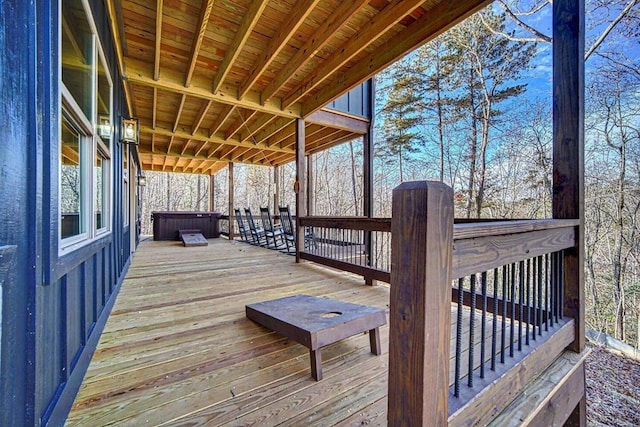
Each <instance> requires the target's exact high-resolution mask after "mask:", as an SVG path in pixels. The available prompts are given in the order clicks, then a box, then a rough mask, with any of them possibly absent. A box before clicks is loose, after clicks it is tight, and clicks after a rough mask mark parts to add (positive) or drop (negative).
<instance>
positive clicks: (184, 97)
mask: <svg viewBox="0 0 640 427" xmlns="http://www.w3.org/2000/svg"><path fill="white" fill-rule="evenodd" d="M186 100H187V95H185V94H184V93H183V94H182V98H181V99H180V106H179V107H178V112H177V113H176V120H175V122H173V132H174V133H175V131H176V130H178V124H179V123H180V116H181V115H182V109H183V108H184V102H185V101H186Z"/></svg>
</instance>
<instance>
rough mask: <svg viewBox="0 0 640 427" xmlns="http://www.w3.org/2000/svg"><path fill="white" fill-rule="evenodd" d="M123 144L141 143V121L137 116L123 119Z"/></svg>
mask: <svg viewBox="0 0 640 427" xmlns="http://www.w3.org/2000/svg"><path fill="white" fill-rule="evenodd" d="M120 142H122V143H123V144H134V145H138V144H140V121H139V120H138V119H137V118H131V119H125V118H123V119H122V139H121V140H120Z"/></svg>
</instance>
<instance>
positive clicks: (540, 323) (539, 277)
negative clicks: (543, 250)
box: [537, 255, 544, 335]
mask: <svg viewBox="0 0 640 427" xmlns="http://www.w3.org/2000/svg"><path fill="white" fill-rule="evenodd" d="M543 270H544V268H543V266H542V255H539V256H538V308H537V311H538V335H542V272H543Z"/></svg>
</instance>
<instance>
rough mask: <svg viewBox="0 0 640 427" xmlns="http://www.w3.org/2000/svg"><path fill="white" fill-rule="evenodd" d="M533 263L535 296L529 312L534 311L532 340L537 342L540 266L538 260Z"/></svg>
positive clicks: (535, 259) (532, 261)
mask: <svg viewBox="0 0 640 427" xmlns="http://www.w3.org/2000/svg"><path fill="white" fill-rule="evenodd" d="M531 263H532V264H533V274H532V275H531V280H532V281H533V295H532V298H531V300H532V303H533V305H532V306H531V307H529V310H533V330H532V331H531V338H533V340H534V341H535V340H536V327H537V325H538V305H537V301H538V298H537V297H538V280H537V279H538V270H539V266H538V258H537V257H536V258H533V259H532V260H531Z"/></svg>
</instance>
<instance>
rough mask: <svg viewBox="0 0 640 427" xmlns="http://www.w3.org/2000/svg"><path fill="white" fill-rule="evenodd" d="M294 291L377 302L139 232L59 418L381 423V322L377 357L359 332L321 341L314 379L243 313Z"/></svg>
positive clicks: (342, 284) (71, 421)
mask: <svg viewBox="0 0 640 427" xmlns="http://www.w3.org/2000/svg"><path fill="white" fill-rule="evenodd" d="M296 294H308V295H315V296H321V297H328V298H333V299H337V300H342V301H347V302H353V303H359V304H367V305H372V306H376V307H382V308H387V310H388V304H389V288H388V287H386V286H375V287H369V286H365V285H364V284H363V280H362V278H358V277H355V276H351V275H349V274H347V273H341V272H336V271H334V270H329V269H326V268H324V267H321V266H317V265H314V264H311V263H303V264H295V262H294V258H293V257H292V256H289V255H284V254H281V253H278V252H276V251H271V250H266V249H262V248H257V247H253V246H250V245H248V244H245V243H241V242H230V241H227V240H224V239H211V240H209V246H201V247H191V248H185V247H183V246H182V244H181V243H180V242H153V241H146V242H143V243H142V244H141V245H140V247H139V249H138V251H137V252H136V255H135V258H134V260H133V263H132V265H131V267H130V269H129V272H128V274H127V278H126V280H125V281H124V283H123V285H122V288H121V291H120V294H119V296H118V300H117V301H116V304H115V306H114V308H113V312H112V314H111V317H110V318H109V320H108V322H107V324H106V327H105V331H104V333H103V335H102V337H101V338H100V343H99V344H98V348H97V350H96V352H95V354H94V356H93V359H92V361H91V364H90V366H89V369H88V372H87V374H86V376H85V380H84V382H83V384H82V387H81V389H80V392H79V393H78V396H77V397H76V401H75V403H74V406H73V408H72V410H71V413H70V415H69V417H68V419H67V425H87V426H97V425H110V424H117V425H135V426H140V425H167V424H169V425H200V424H206V425H276V424H286V425H305V426H307V425H360V424H362V423H366V424H369V425H386V407H387V401H386V393H387V363H388V345H389V339H388V338H389V327H388V325H386V326H384V327H382V328H381V330H380V332H381V338H382V352H383V354H382V356H375V355H373V354H371V353H370V351H369V337H368V336H367V335H366V334H359V335H357V336H354V337H351V338H348V339H345V340H343V341H340V342H338V343H335V344H332V345H330V346H327V347H324V348H323V352H322V359H323V370H324V379H323V380H322V381H319V382H316V381H314V380H313V379H312V378H311V376H310V362H309V354H308V350H307V349H306V348H305V347H304V346H302V345H300V344H297V343H295V342H292V341H289V340H287V339H286V338H284V337H282V336H281V335H278V334H276V333H274V332H271V331H269V330H267V329H266V328H263V327H261V326H259V325H257V324H255V323H253V322H252V321H250V320H248V319H246V318H245V304H249V303H255V302H259V301H264V300H269V299H273V298H278V297H283V296H288V295H296ZM452 320H455V315H454V316H452ZM452 337H455V334H452ZM452 347H453V345H452ZM477 359H479V357H478V358H477ZM477 359H476V360H477ZM451 368H452V374H453V366H452V367H451ZM452 377H453V376H452Z"/></svg>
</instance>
